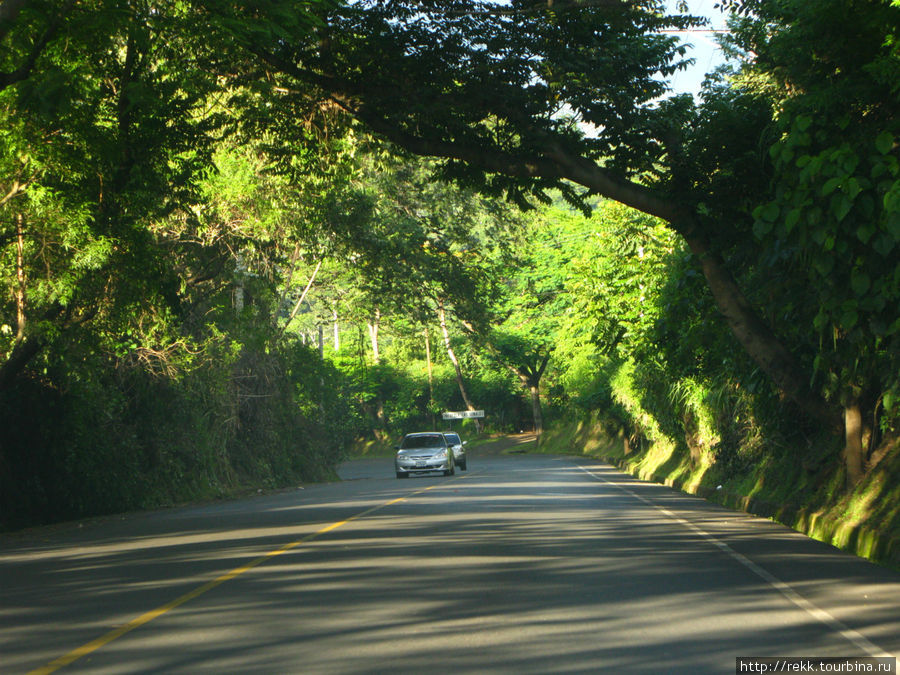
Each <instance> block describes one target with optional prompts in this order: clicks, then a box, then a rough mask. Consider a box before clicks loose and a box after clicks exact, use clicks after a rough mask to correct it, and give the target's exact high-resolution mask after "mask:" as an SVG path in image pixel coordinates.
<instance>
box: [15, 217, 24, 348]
mask: <svg viewBox="0 0 900 675" xmlns="http://www.w3.org/2000/svg"><path fill="white" fill-rule="evenodd" d="M23 221H24V217H23V216H22V214H21V213H18V214H16V280H17V285H16V346H19V345H20V344H22V341H23V340H24V339H25V298H26V295H25V290H26V285H25V228H24V225H23Z"/></svg>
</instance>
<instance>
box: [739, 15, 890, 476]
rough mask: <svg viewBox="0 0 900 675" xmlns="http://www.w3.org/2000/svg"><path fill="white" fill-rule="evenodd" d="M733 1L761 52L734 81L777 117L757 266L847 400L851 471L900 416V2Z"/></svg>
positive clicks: (742, 31) (831, 392)
mask: <svg viewBox="0 0 900 675" xmlns="http://www.w3.org/2000/svg"><path fill="white" fill-rule="evenodd" d="M728 4H729V5H731V6H733V7H734V8H735V9H737V10H739V11H741V12H742V13H743V17H742V19H741V21H739V22H737V24H736V30H735V34H734V38H733V40H734V42H735V44H736V45H737V46H738V47H740V48H743V49H752V50H753V51H754V53H756V54H757V59H756V61H755V63H754V64H752V65H751V66H749V67H748V68H747V71H746V72H745V73H744V74H743V76H742V78H741V79H739V80H738V84H739V85H740V86H742V87H744V88H748V89H749V88H755V89H757V90H760V91H762V92H763V93H764V94H765V95H766V96H767V97H769V98H770V99H771V101H772V106H773V109H774V111H775V117H776V120H777V125H774V129H775V131H776V132H777V137H776V138H774V139H773V142H772V145H771V148H770V153H769V154H770V157H771V160H772V167H773V173H772V177H771V192H770V193H768V195H767V197H768V198H763V199H758V200H757V202H756V203H755V204H753V205H752V207H755V208H754V209H753V215H754V224H753V233H754V235H755V237H756V240H757V241H758V245H759V247H760V249H761V252H762V255H761V257H760V261H761V262H760V265H761V267H762V268H763V269H765V270H766V273H767V274H768V275H769V279H770V284H769V289H768V290H769V292H770V293H771V297H772V298H776V299H777V300H776V301H775V302H773V303H772V304H773V306H774V307H777V308H778V310H780V311H781V312H783V313H784V314H789V315H790V316H791V317H792V319H793V321H792V322H791V323H792V324H793V325H795V326H797V327H798V328H799V329H800V330H797V331H795V332H794V334H793V335H792V338H793V340H794V341H795V342H796V343H798V344H801V345H804V346H805V349H806V351H807V352H808V353H810V354H811V355H812V356H813V359H812V370H813V381H814V382H815V385H816V386H817V388H818V389H819V390H820V391H822V392H823V393H824V396H825V397H826V399H827V400H829V401H830V402H832V403H833V404H835V405H837V406H840V407H841V408H842V409H843V411H844V418H845V436H846V444H845V449H844V460H845V466H846V469H847V476H848V480H849V482H850V483H855V482H856V481H857V480H858V479H859V477H860V476H861V475H862V474H863V472H864V470H865V468H866V463H867V461H868V460H869V459H870V458H872V456H873V452H874V450H875V448H876V447H877V445H878V443H879V439H881V438H884V437H885V432H887V431H889V429H890V427H891V425H892V424H894V422H892V420H896V419H897V418H898V417H900V408H898V404H897V400H898V399H897V392H900V378H898V377H897V375H896V374H897V372H898V370H900V362H898V358H900V357H898V355H900V319H898V314H897V307H898V306H900V266H898V255H897V254H898V251H900V199H898V195H900V170H898V167H900V144H898V138H900V115H898V113H897V111H898V107H900V106H898V104H900V89H898V87H897V82H898V78H900V48H898V37H900V7H898V6H897V4H896V3H885V2H858V3H851V2H845V1H843V0H827V1H823V2H819V3H815V5H810V4H809V3H802V2H784V3H775V2H766V1H752V2H741V3H738V2H733V3H728ZM848 25H849V26H852V30H848ZM775 280H777V282H778V287H776V285H775ZM773 291H774V292H773ZM801 299H802V301H801Z"/></svg>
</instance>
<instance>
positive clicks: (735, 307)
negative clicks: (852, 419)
mask: <svg viewBox="0 0 900 675" xmlns="http://www.w3.org/2000/svg"><path fill="white" fill-rule="evenodd" d="M682 236H684V238H685V240H686V241H687V244H688V246H690V248H691V251H692V252H693V253H694V254H695V255H696V256H697V259H698V261H699V262H700V267H701V269H702V270H703V276H704V277H705V278H706V283H707V286H708V287H709V289H710V292H711V293H712V296H713V299H714V300H715V302H716V306H717V307H718V308H719V312H720V313H721V314H722V316H723V317H724V319H725V322H726V323H727V324H728V327H729V328H730V329H731V332H732V334H733V335H734V336H735V338H737V340H738V342H740V344H741V346H742V347H743V348H744V350H745V351H746V352H747V354H749V355H750V358H752V359H753V361H754V362H755V363H756V364H757V365H758V366H759V367H760V368H762V370H763V372H765V373H766V375H768V376H769V378H770V379H771V380H772V381H773V382H774V383H775V385H776V386H777V387H778V388H779V389H780V390H781V391H782V392H783V393H784V394H785V396H787V398H789V399H790V400H791V401H793V402H794V403H795V404H796V405H797V406H798V407H799V408H800V409H801V410H803V411H804V412H805V413H806V414H807V415H809V416H810V417H811V418H812V419H814V420H816V421H818V422H820V423H824V424H827V425H828V426H834V427H836V428H839V425H840V421H839V419H838V417H837V416H836V415H835V414H834V411H833V410H831V409H830V408H829V407H828V406H827V405H826V403H825V401H824V400H823V399H822V398H820V397H819V396H817V395H816V394H814V393H813V392H812V391H811V390H810V388H809V376H808V375H806V374H805V373H804V372H803V370H802V369H801V368H800V366H799V364H798V363H797V360H796V359H795V358H794V356H793V355H792V354H791V353H790V352H789V351H788V349H787V348H786V347H785V346H784V345H783V344H782V343H781V341H780V340H779V339H778V338H777V336H776V335H775V334H774V332H773V331H772V329H771V328H769V326H767V325H766V324H765V323H764V322H763V321H762V319H760V317H759V315H758V314H757V313H756V312H755V311H754V309H753V307H752V306H751V305H750V302H749V301H748V300H747V298H746V296H745V295H744V294H743V292H742V291H741V290H740V288H738V285H737V283H736V282H735V280H734V277H732V275H731V273H730V272H729V271H728V269H727V268H726V266H725V264H724V262H723V261H722V258H721V257H720V256H719V255H718V254H716V253H714V252H712V251H710V249H709V245H708V243H707V241H706V239H705V237H703V236H702V235H700V234H698V233H697V232H691V231H688V232H683V233H682Z"/></svg>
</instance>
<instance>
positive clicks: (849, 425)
mask: <svg viewBox="0 0 900 675" xmlns="http://www.w3.org/2000/svg"><path fill="white" fill-rule="evenodd" d="M862 437H863V419H862V411H861V409H860V407H859V402H858V401H852V402H850V403H848V404H847V405H846V406H845V407H844V452H843V455H844V467H845V469H846V470H847V487H853V486H854V485H856V484H857V483H858V482H859V481H860V479H861V478H862V477H863V473H864V466H865V452H864V450H863V441H862Z"/></svg>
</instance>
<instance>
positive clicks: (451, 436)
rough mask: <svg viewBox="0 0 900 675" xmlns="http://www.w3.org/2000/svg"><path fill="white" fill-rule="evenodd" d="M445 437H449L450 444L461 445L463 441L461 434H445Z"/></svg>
mask: <svg viewBox="0 0 900 675" xmlns="http://www.w3.org/2000/svg"><path fill="white" fill-rule="evenodd" d="M444 438H446V439H447V442H448V443H449V444H450V445H459V444H460V443H461V441H460V440H459V434H444Z"/></svg>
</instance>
